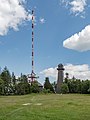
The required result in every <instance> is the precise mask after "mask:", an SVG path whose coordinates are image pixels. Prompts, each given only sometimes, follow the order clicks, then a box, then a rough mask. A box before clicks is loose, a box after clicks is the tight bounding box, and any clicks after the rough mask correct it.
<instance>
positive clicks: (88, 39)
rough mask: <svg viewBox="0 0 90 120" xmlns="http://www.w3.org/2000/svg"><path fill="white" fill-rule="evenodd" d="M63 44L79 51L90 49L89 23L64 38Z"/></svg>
mask: <svg viewBox="0 0 90 120" xmlns="http://www.w3.org/2000/svg"><path fill="white" fill-rule="evenodd" d="M63 46H64V47H65V48H68V49H73V50H77V51H81V52H82V51H87V50H90V25H88V26H86V27H85V28H84V29H83V30H82V31H81V32H79V33H76V34H74V35H72V36H71V37H70V38H68V39H66V40H65V41H64V42H63Z"/></svg>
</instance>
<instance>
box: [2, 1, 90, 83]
mask: <svg viewBox="0 0 90 120" xmlns="http://www.w3.org/2000/svg"><path fill="white" fill-rule="evenodd" d="M33 8H34V10H35V30H34V32H35V39H34V43H35V45H34V49H35V56H34V59H35V66H34V68H35V72H36V73H37V74H38V75H39V76H40V77H39V81H41V82H43V81H44V77H45V76H48V77H50V80H51V81H52V80H56V76H57V70H56V68H57V65H58V64H59V63H62V64H63V65H64V67H65V71H64V73H66V72H68V73H69V76H70V78H71V77H72V76H75V77H76V78H80V79H90V0H0V66H1V68H4V66H7V67H8V69H9V70H10V72H15V74H16V75H17V76H19V75H20V73H21V72H22V73H23V74H28V73H31V10H32V9H33Z"/></svg>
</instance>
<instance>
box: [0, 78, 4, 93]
mask: <svg viewBox="0 0 90 120" xmlns="http://www.w3.org/2000/svg"><path fill="white" fill-rule="evenodd" d="M0 95H4V81H3V80H2V79H1V77H0Z"/></svg>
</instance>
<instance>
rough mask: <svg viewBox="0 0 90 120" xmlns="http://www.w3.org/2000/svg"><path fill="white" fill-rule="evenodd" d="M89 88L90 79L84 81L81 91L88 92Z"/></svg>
mask: <svg viewBox="0 0 90 120" xmlns="http://www.w3.org/2000/svg"><path fill="white" fill-rule="evenodd" d="M89 88H90V81H89V80H86V81H82V86H81V93H84V94H87V93H89Z"/></svg>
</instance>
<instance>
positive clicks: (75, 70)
mask: <svg viewBox="0 0 90 120" xmlns="http://www.w3.org/2000/svg"><path fill="white" fill-rule="evenodd" d="M64 68H65V71H64V74H65V73H69V78H72V77H73V76H74V77H75V78H77V79H81V80H86V79H90V67H89V65H87V64H82V65H73V64H66V65H65V66H64ZM41 74H44V75H45V77H53V78H55V79H57V78H56V77H57V68H56V67H55V68H48V69H45V70H43V71H42V72H41ZM64 77H65V75H64Z"/></svg>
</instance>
